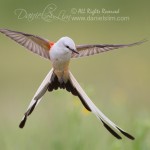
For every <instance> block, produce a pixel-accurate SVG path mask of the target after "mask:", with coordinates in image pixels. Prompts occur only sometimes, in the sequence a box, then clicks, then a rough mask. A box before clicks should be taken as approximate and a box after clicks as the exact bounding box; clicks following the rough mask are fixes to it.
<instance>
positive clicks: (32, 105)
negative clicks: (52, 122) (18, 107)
mask: <svg viewBox="0 0 150 150" xmlns="http://www.w3.org/2000/svg"><path fill="white" fill-rule="evenodd" d="M52 73H53V69H51V71H50V72H49V73H48V74H47V76H46V77H45V79H44V80H43V82H42V83H41V85H40V87H39V88H38V90H37V92H36V93H35V95H34V97H33V99H32V100H31V102H30V104H29V106H28V109H27V111H26V113H25V114H24V116H23V118H22V120H21V122H20V124H19V127H20V128H23V127H24V126H25V123H26V121H27V117H28V116H29V115H30V114H31V113H32V112H33V110H34V109H35V107H36V106H37V105H38V104H39V102H40V101H41V99H42V96H43V95H44V94H45V92H46V91H47V88H48V85H49V84H50V79H51V76H52Z"/></svg>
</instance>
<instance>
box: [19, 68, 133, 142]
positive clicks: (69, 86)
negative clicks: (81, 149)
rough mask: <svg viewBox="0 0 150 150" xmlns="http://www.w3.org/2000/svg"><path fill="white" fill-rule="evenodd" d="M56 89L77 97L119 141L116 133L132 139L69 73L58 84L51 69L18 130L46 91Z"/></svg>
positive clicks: (119, 137)
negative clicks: (107, 115) (101, 109)
mask: <svg viewBox="0 0 150 150" xmlns="http://www.w3.org/2000/svg"><path fill="white" fill-rule="evenodd" d="M58 88H60V89H66V90H67V91H68V92H71V93H72V94H73V95H75V96H78V97H79V99H80V100H81V102H82V104H83V105H84V107H85V108H86V109H87V110H89V111H92V112H93V113H94V114H95V116H96V117H97V118H98V119H99V120H100V121H101V122H102V123H103V125H104V127H105V128H106V129H107V130H108V131H109V132H110V133H111V134H112V135H114V136H115V137H116V138H118V139H121V136H120V135H119V134H118V133H117V132H120V133H121V134H123V135H124V136H126V137H128V138H129V139H132V140H133V139H134V137H133V136H132V135H130V134H129V133H127V132H125V131H124V130H122V129H121V128H120V127H118V126H117V125H115V124H114V123H113V122H112V121H111V120H109V119H108V118H107V117H106V116H105V115H104V114H103V113H102V112H101V111H100V110H99V109H98V108H97V107H96V106H95V104H94V103H93V102H92V101H91V100H90V98H89V97H88V96H87V95H86V93H85V92H84V91H83V89H82V88H81V86H80V85H79V83H78V82H77V81H76V79H75V78H74V76H73V75H72V73H71V72H69V78H68V80H67V81H63V82H59V80H58V78H57V76H56V75H55V73H54V71H53V69H51V71H50V72H49V73H48V75H47V76H46V78H45V79H44V80H43V82H42V84H41V85H40V87H39V88H38V90H37V92H36V93H35V95H34V97H33V99H32V101H31V102H30V105H29V107H28V109H27V111H26V113H25V114H24V117H23V119H22V121H21V123H20V125H19V127H20V128H23V127H24V125H25V123H26V121H27V117H28V116H29V115H30V114H31V113H32V112H33V110H34V108H35V107H36V106H37V105H38V104H39V102H40V101H41V99H42V96H43V95H44V94H45V92H46V91H47V90H48V91H49V92H51V91H53V90H57V89H58ZM116 131H117V132H116Z"/></svg>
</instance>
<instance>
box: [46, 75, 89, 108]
mask: <svg viewBox="0 0 150 150" xmlns="http://www.w3.org/2000/svg"><path fill="white" fill-rule="evenodd" d="M52 76H53V78H52V80H51V83H50V84H49V86H48V91H49V92H51V91H53V90H57V89H58V88H60V89H66V90H67V91H68V92H71V93H72V94H73V95H75V96H78V97H79V99H80V100H81V102H82V104H83V105H84V107H85V108H86V109H87V110H89V111H91V109H90V108H89V106H88V105H87V104H86V102H85V101H84V99H83V97H82V96H81V95H80V93H79V92H78V91H77V89H76V88H75V87H74V86H73V84H72V82H71V80H70V79H68V80H67V82H65V81H64V82H59V80H58V77H57V76H56V75H55V73H53V75H52Z"/></svg>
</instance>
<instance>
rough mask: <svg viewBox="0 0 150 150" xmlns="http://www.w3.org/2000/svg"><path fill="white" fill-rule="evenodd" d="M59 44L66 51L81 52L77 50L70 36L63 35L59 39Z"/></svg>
mask: <svg viewBox="0 0 150 150" xmlns="http://www.w3.org/2000/svg"><path fill="white" fill-rule="evenodd" d="M58 44H59V46H61V47H62V49H63V50H64V51H66V52H73V53H77V54H79V52H78V51H77V50H76V46H75V43H74V41H73V40H72V39H71V38H69V37H62V38H61V39H59V40H58Z"/></svg>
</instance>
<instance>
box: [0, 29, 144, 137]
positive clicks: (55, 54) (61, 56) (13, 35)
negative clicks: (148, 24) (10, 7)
mask: <svg viewBox="0 0 150 150" xmlns="http://www.w3.org/2000/svg"><path fill="white" fill-rule="evenodd" d="M0 32H1V33H3V34H4V35H6V36H8V37H9V38H10V39H12V40H14V41H15V42H17V43H18V44H20V45H22V46H24V47H25V48H26V49H27V50H29V51H31V52H33V53H35V54H38V55H39V56H41V57H42V58H45V59H47V60H49V61H50V62H51V64H52V69H51V70H50V71H49V73H48V74H47V76H46V77H45V79H44V80H43V82H42V83H41V85H40V86H39V88H38V90H37V91H36V93H35V95H34V96H33V98H32V100H31V102H30V104H29V106H28V108H27V111H26V112H25V113H24V116H23V118H22V120H21V122H20V124H19V127H20V128H23V127H24V126H25V123H26V121H27V118H28V116H29V115H30V114H31V113H32V112H33V110H34V109H35V107H36V106H37V105H38V104H39V102H40V101H41V100H42V97H43V95H44V94H45V93H46V92H47V91H48V92H52V91H53V90H57V89H59V88H60V89H65V90H66V91H68V92H70V93H72V94H73V95H74V96H77V97H78V98H79V100H80V101H81V103H82V104H83V106H84V107H85V108H86V109H87V110H88V111H90V112H92V113H93V114H94V115H95V116H96V117H97V118H98V119H99V120H100V121H101V122H102V124H103V126H104V127H105V128H106V129H107V130H108V131H109V132H110V133H111V134H112V135H113V136H114V137H116V138H117V139H122V135H124V136H125V137H127V138H129V139H131V140H134V139H135V138H134V137H133V136H132V135H131V134H129V133H127V132H126V131H125V130H123V129H122V128H120V127H119V126H117V125H116V124H115V123H113V122H112V121H111V120H110V119H109V118H108V117H106V116H105V115H104V114H103V113H102V111H101V110H100V109H98V107H96V105H95V104H94V103H93V102H92V101H91V99H90V98H89V97H88V96H87V94H86V93H85V92H84V90H83V89H82V87H81V86H80V84H79V83H78V82H77V80H76V79H75V77H74V76H73V74H72V73H71V71H70V70H69V63H70V60H71V59H73V58H81V57H85V56H91V55H95V54H99V53H102V52H106V51H110V50H114V49H118V48H126V47H131V46H135V45H140V44H142V43H143V42H145V40H141V41H138V42H135V43H131V44H81V45H75V42H74V41H73V40H72V39H71V38H70V37H67V36H64V37H62V38H60V39H59V40H58V41H57V42H51V41H50V40H47V39H45V38H42V37H39V36H36V35H32V34H27V33H23V32H17V31H12V30H9V29H3V28H0Z"/></svg>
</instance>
